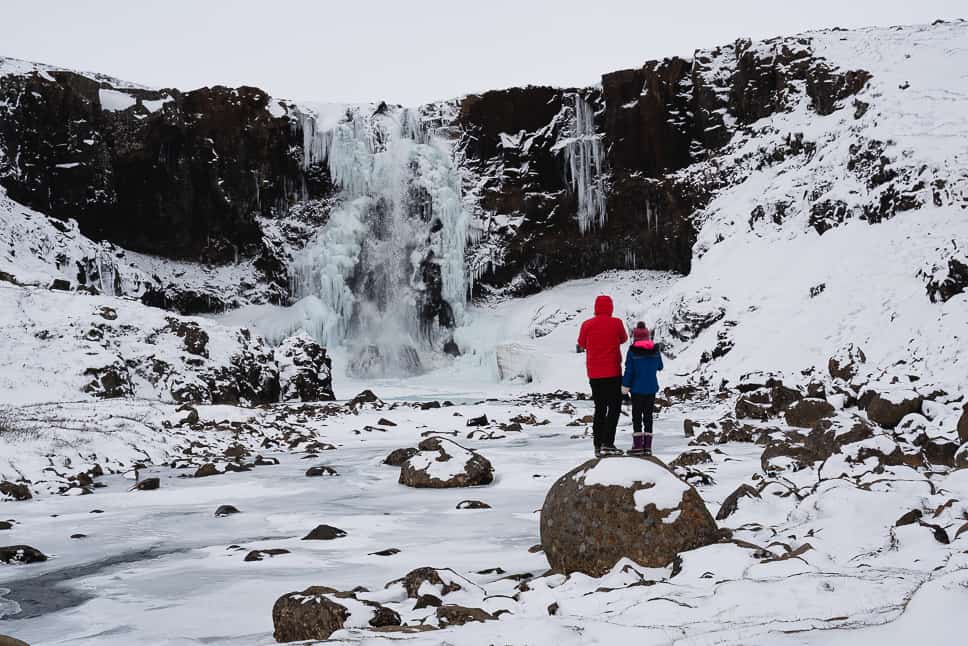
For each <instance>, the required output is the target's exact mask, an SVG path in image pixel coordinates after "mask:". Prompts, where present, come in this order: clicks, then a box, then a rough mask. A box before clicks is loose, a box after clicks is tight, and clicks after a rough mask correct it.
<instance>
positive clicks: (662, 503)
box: [541, 457, 719, 576]
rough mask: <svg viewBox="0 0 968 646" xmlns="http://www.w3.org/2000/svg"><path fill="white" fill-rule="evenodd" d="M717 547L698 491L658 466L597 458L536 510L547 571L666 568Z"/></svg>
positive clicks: (558, 486)
mask: <svg viewBox="0 0 968 646" xmlns="http://www.w3.org/2000/svg"><path fill="white" fill-rule="evenodd" d="M717 540H719V530H718V529H717V527H716V521H715V520H713V517H712V515H711V514H710V513H709V510H708V509H707V508H706V504H705V503H704V502H703V500H702V498H701V497H700V496H699V494H698V493H696V490H695V489H693V488H692V487H691V486H689V485H688V484H686V483H685V482H683V481H682V480H680V479H679V478H677V477H676V476H675V474H673V473H672V472H671V471H670V470H669V469H668V468H667V467H666V466H665V465H664V464H663V463H662V462H661V461H659V460H658V459H656V458H651V457H649V458H633V457H612V458H596V459H592V460H589V461H588V462H585V463H584V464H582V465H581V466H578V467H576V468H574V469H572V470H571V471H569V472H568V473H566V474H565V475H563V476H562V477H561V478H559V479H558V481H557V482H555V484H554V485H552V487H551V489H550V490H549V491H548V495H547V496H546V497H545V502H544V506H543V507H542V510H541V545H542V547H543V548H544V551H545V554H546V555H547V557H548V562H549V563H550V564H551V567H552V568H554V569H555V570H559V571H561V572H565V573H570V572H583V573H585V574H588V575H589V576H602V575H603V574H605V573H606V572H608V571H609V570H610V569H611V568H612V567H613V566H614V565H615V564H616V563H617V562H618V561H619V560H620V559H622V558H625V557H627V558H630V559H632V560H633V561H635V562H637V563H639V564H641V565H644V566H646V567H664V566H666V565H668V564H669V563H671V562H672V561H673V560H674V559H675V557H676V555H677V554H679V553H680V552H684V551H687V550H691V549H696V548H698V547H702V546H704V545H709V544H711V543H715V542H716V541H717Z"/></svg>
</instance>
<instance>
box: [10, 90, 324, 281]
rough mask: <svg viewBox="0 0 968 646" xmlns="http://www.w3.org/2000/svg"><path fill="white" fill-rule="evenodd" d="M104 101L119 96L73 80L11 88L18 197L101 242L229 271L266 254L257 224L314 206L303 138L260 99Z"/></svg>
mask: <svg viewBox="0 0 968 646" xmlns="http://www.w3.org/2000/svg"><path fill="white" fill-rule="evenodd" d="M102 91H106V92H107V93H108V95H107V96H110V94H111V93H114V91H113V90H111V89H110V85H109V84H108V83H106V82H101V81H98V80H95V79H92V78H89V77H86V76H82V75H79V74H75V73H73V72H68V71H51V72H48V73H45V74H43V75H41V74H36V73H35V74H31V75H15V76H5V77H2V78H0V104H3V103H5V104H6V105H7V106H8V107H7V110H6V111H5V113H4V112H3V111H2V109H0V147H2V149H3V150H4V151H5V153H6V156H5V159H4V158H3V157H0V184H2V185H3V186H4V187H5V188H6V189H7V192H8V194H9V195H10V197H11V198H13V199H15V200H17V201H19V202H21V203H23V204H26V205H28V206H30V207H32V208H34V209H36V210H38V211H41V212H43V213H47V214H48V215H51V216H54V217H58V218H68V217H71V218H75V219H76V220H77V221H78V224H79V225H80V228H81V231H82V232H83V233H84V234H85V235H87V236H88V237H91V238H94V239H96V240H101V239H104V240H109V241H111V242H114V243H116V244H119V245H121V246H123V247H126V248H128V249H132V250H135V251H143V252H148V253H152V254H157V255H161V256H166V257H170V258H181V259H191V260H203V261H207V262H216V263H218V262H230V261H232V260H234V259H235V258H236V257H237V256H239V255H254V254H256V253H258V252H259V245H260V243H261V241H262V231H261V229H260V227H259V225H258V224H257V222H256V221H255V217H256V216H258V215H263V216H271V215H273V214H279V213H284V212H285V210H286V209H288V207H289V206H290V205H291V204H293V203H294V202H295V201H296V200H298V199H303V198H305V197H308V196H310V195H311V191H310V190H309V188H310V187H312V183H311V182H310V183H307V182H306V181H305V180H304V177H303V173H302V171H301V168H300V160H301V157H300V156H299V154H297V153H298V151H297V153H294V150H296V148H295V147H296V146H297V145H301V134H300V133H298V132H293V130H292V128H291V125H290V120H289V119H288V118H287V117H285V116H281V117H275V116H273V114H272V113H271V112H270V110H268V109H267V107H268V104H269V101H270V98H269V96H268V95H267V94H266V93H264V92H263V91H261V90H259V89H256V88H249V87H242V88H237V89H231V88H225V87H214V88H202V89H199V90H195V91H192V92H184V93H183V92H178V91H177V90H157V91H156V90H141V89H128V88H123V93H124V95H125V96H129V97H132V99H133V100H132V101H131V102H132V103H133V105H131V106H130V107H127V108H125V109H112V108H118V107H120V106H104V105H102V100H101V97H102ZM125 100H127V99H125ZM134 100H136V101H137V103H134ZM9 106H13V107H12V108H11V107H9ZM283 114H284V113H283Z"/></svg>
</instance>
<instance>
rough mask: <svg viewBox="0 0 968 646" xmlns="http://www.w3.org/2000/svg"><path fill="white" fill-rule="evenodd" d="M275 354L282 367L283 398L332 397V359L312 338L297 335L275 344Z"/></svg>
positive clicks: (284, 399)
mask: <svg viewBox="0 0 968 646" xmlns="http://www.w3.org/2000/svg"><path fill="white" fill-rule="evenodd" d="M273 354H274V356H275V360H276V364H278V366H279V390H280V394H279V397H280V400H281V401H329V400H332V399H333V376H332V371H333V362H332V360H331V359H330V358H329V356H328V355H327V354H326V349H325V348H324V347H322V346H321V345H319V344H318V343H316V341H315V340H313V338H312V337H310V336H309V335H308V334H306V333H305V332H301V333H299V334H295V335H293V336H291V337H289V338H287V339H285V340H284V341H283V342H282V343H280V344H279V345H278V346H276V348H275V349H274V350H273Z"/></svg>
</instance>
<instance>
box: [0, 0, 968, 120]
mask: <svg viewBox="0 0 968 646" xmlns="http://www.w3.org/2000/svg"><path fill="white" fill-rule="evenodd" d="M959 16H968V0H769V1H766V0H691V1H690V0H686V1H683V0H663V1H662V2H654V1H652V0H584V1H577V0H477V1H474V2H467V1H464V0H369V1H368V0H339V1H332V0H319V1H316V2H311V1H309V0H302V1H297V0H231V1H230V0H190V1H185V0H59V1H58V0H2V3H0V23H2V27H0V56H10V57H14V58H23V59H27V60H33V61H40V62H44V63H50V64H52V65H59V66H63V67H70V68H76V69H82V70H88V71H97V72H103V73H106V74H110V75H112V76H116V77H119V78H122V79H125V80H128V81H134V82H138V83H142V84H144V85H150V86H157V87H177V88H181V89H192V88H195V87H200V86H204V85H216V84H222V85H231V86H235V85H243V84H245V85H256V86H259V87H262V88H263V89H265V90H267V91H268V92H270V93H271V94H273V95H274V96H277V97H284V98H292V99H301V100H319V101H371V100H378V99H386V100H388V101H391V102H394V103H403V104H408V105H411V104H417V103H422V102H425V101H430V100H433V99H441V98H449V97H454V96H459V95H462V94H466V93H469V92H477V91H482V90H487V89H494V88H501V87H508V86H514V85H526V84H528V83H532V84H550V85H580V86H584V85H590V84H593V83H596V82H598V81H599V79H600V76H601V74H602V73H604V72H609V71H612V70H617V69H624V68H628V67H638V66H640V65H641V64H642V63H643V62H645V61H646V60H649V59H654V58H662V57H665V56H672V55H680V56H688V55H690V54H691V53H692V52H693V51H694V50H695V49H697V48H701V47H712V46H715V45H719V44H722V43H727V42H731V41H733V40H735V39H736V38H738V37H741V36H749V37H752V38H754V39H756V38H766V37H770V36H775V35H783V34H791V33H796V32H799V31H804V30H807V29H814V28H821V27H833V26H841V27H858V26H866V25H872V24H876V25H895V24H912V23H928V22H931V21H933V20H934V19H936V18H956V17H959Z"/></svg>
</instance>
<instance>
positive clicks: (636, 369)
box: [622, 342, 662, 395]
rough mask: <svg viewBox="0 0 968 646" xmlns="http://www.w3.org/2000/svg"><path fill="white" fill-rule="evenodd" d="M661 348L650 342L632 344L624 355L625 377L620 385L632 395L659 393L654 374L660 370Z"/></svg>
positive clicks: (657, 382) (657, 381)
mask: <svg viewBox="0 0 968 646" xmlns="http://www.w3.org/2000/svg"><path fill="white" fill-rule="evenodd" d="M660 350H661V348H659V346H657V345H652V344H651V343H650V342H646V343H642V342H639V343H633V344H632V346H631V347H630V348H629V351H628V354H626V355H625V375H624V376H623V377H622V385H623V386H625V387H626V388H628V389H629V390H630V391H631V392H632V394H633V395H654V394H656V393H657V392H659V380H658V379H657V377H656V373H657V372H658V371H659V370H662V353H661V352H660Z"/></svg>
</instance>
